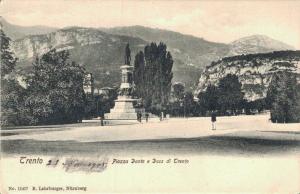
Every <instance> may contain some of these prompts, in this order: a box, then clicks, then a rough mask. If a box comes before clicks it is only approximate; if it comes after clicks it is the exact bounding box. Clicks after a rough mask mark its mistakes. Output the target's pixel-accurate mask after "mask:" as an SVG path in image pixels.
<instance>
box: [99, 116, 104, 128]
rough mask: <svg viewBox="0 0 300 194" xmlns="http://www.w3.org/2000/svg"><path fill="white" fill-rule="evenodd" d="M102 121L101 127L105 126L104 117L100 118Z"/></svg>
mask: <svg viewBox="0 0 300 194" xmlns="http://www.w3.org/2000/svg"><path fill="white" fill-rule="evenodd" d="M100 119H101V126H104V115H102V116H101V117H100Z"/></svg>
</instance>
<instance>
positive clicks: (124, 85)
mask: <svg viewBox="0 0 300 194" xmlns="http://www.w3.org/2000/svg"><path fill="white" fill-rule="evenodd" d="M130 61H131V57H130V49H129V44H127V46H126V49H125V65H122V66H121V73H122V75H121V76H122V77H121V78H122V81H121V86H120V92H119V95H118V98H117V100H115V106H114V107H113V108H112V109H111V110H110V113H107V114H105V116H104V118H105V119H106V120H137V110H136V109H135V108H134V106H133V103H134V102H135V101H136V99H134V98H133V97H132V91H133V86H134V83H133V66H131V65H130Z"/></svg>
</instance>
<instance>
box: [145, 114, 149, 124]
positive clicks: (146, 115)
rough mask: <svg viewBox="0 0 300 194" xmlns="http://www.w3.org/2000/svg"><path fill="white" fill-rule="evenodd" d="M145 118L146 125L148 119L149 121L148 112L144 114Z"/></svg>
mask: <svg viewBox="0 0 300 194" xmlns="http://www.w3.org/2000/svg"><path fill="white" fill-rule="evenodd" d="M145 117H146V122H147V123H148V119H149V113H148V112H146V114H145Z"/></svg>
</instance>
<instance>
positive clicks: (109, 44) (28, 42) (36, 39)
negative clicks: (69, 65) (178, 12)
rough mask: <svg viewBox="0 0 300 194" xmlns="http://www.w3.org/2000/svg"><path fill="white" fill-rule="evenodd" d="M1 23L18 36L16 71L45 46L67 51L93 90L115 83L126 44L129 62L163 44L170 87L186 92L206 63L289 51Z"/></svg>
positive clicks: (272, 43)
mask: <svg viewBox="0 0 300 194" xmlns="http://www.w3.org/2000/svg"><path fill="white" fill-rule="evenodd" d="M1 21H2V22H3V28H4V31H5V33H6V34H8V36H10V37H12V38H13V39H16V38H17V37H19V38H18V39H17V40H15V41H14V42H13V46H12V47H13V50H14V51H15V52H16V55H17V57H18V58H19V59H20V60H19V63H18V68H19V69H23V70H24V69H25V70H27V69H28V68H30V66H31V62H32V57H33V56H34V55H41V54H43V53H44V52H46V51H48V50H49V49H50V48H51V47H52V48H57V49H68V50H70V52H71V57H72V60H75V61H76V62H78V63H82V64H83V65H84V66H85V67H86V68H87V70H88V71H90V72H94V74H95V76H96V83H97V85H98V86H113V85H117V84H118V83H119V76H118V73H119V69H118V66H119V65H120V64H122V63H123V50H122V49H123V48H124V45H125V44H126V43H127V42H129V43H130V45H131V47H132V50H133V52H132V59H134V55H135V53H136V51H137V50H143V48H144V46H145V45H146V44H147V43H149V42H160V41H162V42H164V43H166V44H167V47H168V50H169V51H171V54H172V56H173V58H174V65H173V74H174V78H173V82H183V83H185V86H186V88H187V89H190V90H194V89H195V88H196V86H197V80H198V79H199V76H200V74H201V72H202V71H203V69H204V68H205V67H206V66H207V65H209V64H210V63H211V62H212V61H216V60H219V59H221V58H223V57H226V56H232V55H236V54H249V53H257V52H270V51H274V50H286V49H290V48H291V47H290V46H289V45H286V44H284V43H280V44H279V43H278V42H279V41H276V40H273V39H270V38H267V37H264V36H263V37H264V38H263V40H265V41H262V40H260V41H259V39H262V36H252V37H251V38H249V37H248V38H242V39H239V40H237V41H234V42H233V43H231V44H223V43H215V42H209V41H206V40H204V39H203V38H197V37H194V36H191V35H185V34H181V33H178V32H173V31H168V30H162V29H154V28H148V27H143V26H129V27H116V28H99V29H95V28H82V27H69V28H64V29H60V30H56V29H55V28H48V27H44V26H34V27H22V26H17V25H13V24H10V23H8V22H6V21H5V20H4V19H3V18H1ZM49 31H50V33H49ZM28 34H29V35H28ZM26 35H27V36H26ZM20 37H22V38H20ZM115 40H117V41H115ZM117 64H118V65H117ZM107 78H109V79H107ZM110 81H111V82H110Z"/></svg>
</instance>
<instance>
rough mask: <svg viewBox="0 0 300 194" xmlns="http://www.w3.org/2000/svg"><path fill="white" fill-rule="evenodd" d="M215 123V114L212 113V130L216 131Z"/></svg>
mask: <svg viewBox="0 0 300 194" xmlns="http://www.w3.org/2000/svg"><path fill="white" fill-rule="evenodd" d="M216 122H217V114H216V113H215V112H214V111H213V112H212V113H211V123H212V130H216Z"/></svg>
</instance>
